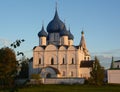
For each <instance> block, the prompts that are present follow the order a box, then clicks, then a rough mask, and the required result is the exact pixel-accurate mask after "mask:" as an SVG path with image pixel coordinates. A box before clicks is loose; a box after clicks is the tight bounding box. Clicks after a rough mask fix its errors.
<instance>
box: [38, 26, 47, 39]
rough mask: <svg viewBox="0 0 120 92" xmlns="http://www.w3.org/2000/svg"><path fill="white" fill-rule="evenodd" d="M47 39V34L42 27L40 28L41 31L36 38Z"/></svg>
mask: <svg viewBox="0 0 120 92" xmlns="http://www.w3.org/2000/svg"><path fill="white" fill-rule="evenodd" d="M43 36H44V37H47V33H46V32H45V30H44V27H43V26H42V29H41V31H40V32H39V33H38V37H43Z"/></svg>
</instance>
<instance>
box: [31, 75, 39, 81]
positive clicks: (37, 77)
mask: <svg viewBox="0 0 120 92" xmlns="http://www.w3.org/2000/svg"><path fill="white" fill-rule="evenodd" d="M31 79H36V80H39V79H40V74H32V75H31Z"/></svg>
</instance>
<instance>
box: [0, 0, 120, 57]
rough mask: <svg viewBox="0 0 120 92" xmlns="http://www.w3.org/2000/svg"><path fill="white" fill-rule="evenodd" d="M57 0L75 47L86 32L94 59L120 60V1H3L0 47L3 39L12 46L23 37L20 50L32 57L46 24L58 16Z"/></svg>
mask: <svg viewBox="0 0 120 92" xmlns="http://www.w3.org/2000/svg"><path fill="white" fill-rule="evenodd" d="M56 1H57V2H58V14H59V17H60V19H61V20H62V21H64V20H65V23H66V26H67V28H69V26H70V29H71V32H72V33H73V34H74V38H75V39H74V44H75V45H78V44H79V42H80V37H81V31H82V29H83V30H84V32H85V39H86V43H87V48H88V50H89V51H90V53H91V55H92V56H94V55H100V56H104V57H111V56H115V57H120V42H119V40H120V36H119V35H120V0H0V47H2V46H4V44H3V40H4V42H5V45H8V44H9V43H11V42H13V41H15V40H16V39H22V38H23V39H25V40H26V41H25V42H24V44H22V45H21V47H20V48H18V50H21V51H23V52H25V54H26V56H28V57H31V56H32V48H33V47H34V46H37V45H38V44H39V42H38V36H37V33H38V32H39V31H40V30H41V26H42V21H44V27H45V29H46V27H47V25H48V23H49V22H50V21H51V20H52V19H53V17H54V13H55V2H56Z"/></svg>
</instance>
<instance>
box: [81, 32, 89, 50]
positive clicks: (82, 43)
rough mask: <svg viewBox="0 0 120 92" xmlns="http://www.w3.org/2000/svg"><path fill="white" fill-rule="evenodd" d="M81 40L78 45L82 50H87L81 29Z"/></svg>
mask: <svg viewBox="0 0 120 92" xmlns="http://www.w3.org/2000/svg"><path fill="white" fill-rule="evenodd" d="M81 35H82V36H81V41H80V45H79V46H80V47H82V48H83V49H84V50H87V47H86V42H85V38H84V31H83V30H82V32H81Z"/></svg>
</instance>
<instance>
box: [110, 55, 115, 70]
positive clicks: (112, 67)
mask: <svg viewBox="0 0 120 92" xmlns="http://www.w3.org/2000/svg"><path fill="white" fill-rule="evenodd" d="M110 69H114V58H113V57H112V61H111V66H110Z"/></svg>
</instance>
